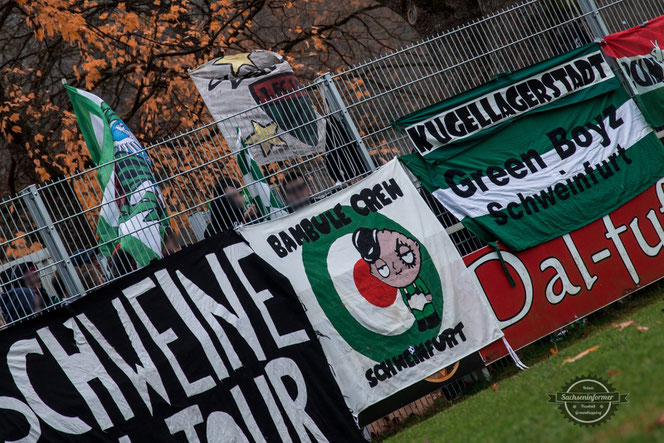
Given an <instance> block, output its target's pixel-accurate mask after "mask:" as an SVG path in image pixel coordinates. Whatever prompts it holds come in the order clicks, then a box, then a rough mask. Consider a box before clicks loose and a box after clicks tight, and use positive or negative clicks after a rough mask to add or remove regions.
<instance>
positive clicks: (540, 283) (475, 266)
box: [464, 179, 664, 363]
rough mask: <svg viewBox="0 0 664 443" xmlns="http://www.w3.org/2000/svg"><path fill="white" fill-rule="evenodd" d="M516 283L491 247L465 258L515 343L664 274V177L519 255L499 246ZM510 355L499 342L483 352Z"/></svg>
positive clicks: (522, 343) (523, 342)
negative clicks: (604, 213) (603, 213)
mask: <svg viewBox="0 0 664 443" xmlns="http://www.w3.org/2000/svg"><path fill="white" fill-rule="evenodd" d="M502 255H503V258H504V260H505V262H506V263H507V266H508V268H509V271H510V273H511V274H512V276H513V278H514V280H515V281H516V286H515V287H511V286H510V285H509V283H508V281H507V278H506V276H505V274H504V271H503V268H502V267H501V265H500V262H499V261H498V257H497V254H496V252H495V251H494V250H493V249H491V248H488V247H485V248H483V249H480V250H479V251H476V252H474V253H472V254H470V255H467V256H466V257H464V261H465V262H466V265H468V267H469V268H470V269H471V270H473V271H474V272H475V273H476V274H477V276H478V278H479V280H480V283H481V285H482V288H483V289H484V293H485V294H486V296H487V298H488V300H489V303H490V304H491V307H492V308H493V310H494V312H495V313H496V316H497V317H498V320H500V322H501V328H502V329H503V332H504V333H505V338H507V340H508V342H509V343H510V344H511V345H512V347H513V348H514V349H518V348H522V347H524V346H526V345H528V344H530V343H532V342H534V341H535V340H538V339H540V338H542V337H545V336H546V335H548V334H550V333H552V332H554V331H556V330H557V329H559V328H561V327H563V326H565V325H567V324H569V323H572V322H574V321H575V320H577V319H579V318H581V317H584V316H586V315H588V314H590V313H592V312H594V311H596V310H598V309H600V308H603V307H604V306H607V305H609V304H610V303H612V302H614V301H616V300H619V299H621V298H622V297H624V296H625V295H628V294H629V293H631V292H633V291H635V290H637V289H639V288H641V287H643V286H646V285H648V284H650V283H653V282H654V281H656V280H658V279H660V278H662V277H664V260H663V258H664V179H662V180H660V181H659V182H657V184H655V186H653V187H651V188H649V189H648V190H647V191H646V192H644V193H643V194H641V195H639V196H638V197H637V198H635V199H633V200H632V201H630V202H629V203H627V204H625V205H624V206H622V207H621V208H619V209H618V210H616V211H614V212H612V213H611V214H609V215H607V216H605V217H603V218H601V219H599V220H596V221H595V222H593V223H591V224H589V225H587V226H585V227H583V228H581V229H579V230H576V231H574V232H572V233H570V234H567V235H565V236H563V237H560V238H557V239H555V240H551V241H549V242H547V243H543V244H541V245H539V246H536V247H534V248H531V249H527V250H525V251H522V252H519V253H512V252H509V251H503V252H502ZM481 353H482V356H483V357H484V359H485V361H486V362H487V363H489V362H492V361H494V360H496V359H498V358H500V357H503V356H505V355H507V350H506V349H505V346H504V345H503V344H502V342H500V341H498V342H495V343H493V344H491V345H489V346H487V347H486V348H484V349H483V350H482V351H481Z"/></svg>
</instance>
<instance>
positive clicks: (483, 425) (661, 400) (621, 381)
mask: <svg viewBox="0 0 664 443" xmlns="http://www.w3.org/2000/svg"><path fill="white" fill-rule="evenodd" d="M628 320H633V321H634V322H635V323H637V324H638V325H642V326H646V327H648V330H647V331H639V330H638V329H637V328H636V326H635V325H632V326H629V327H627V328H625V329H624V330H623V331H620V330H618V329H617V328H615V327H613V326H612V323H620V322H624V321H628ZM593 346H599V349H597V350H596V351H594V352H591V353H590V354H588V355H586V356H585V357H583V358H581V359H579V360H576V361H575V362H573V363H567V364H565V365H563V361H564V360H565V359H566V358H570V357H574V356H576V355H577V354H579V353H581V352H583V351H585V350H587V349H589V348H591V347H593ZM552 347H557V348H558V353H557V354H556V355H553V354H552V353H551V352H550V348H552ZM519 355H520V356H521V359H522V360H523V361H524V363H526V364H527V365H529V366H530V369H529V370H527V371H524V372H521V371H518V370H516V369H514V368H513V367H511V368H509V369H508V370H504V371H499V373H498V374H496V378H495V379H494V380H492V381H491V382H487V383H483V384H478V385H475V386H474V387H473V390H472V392H469V393H467V395H465V396H464V397H463V398H462V399H461V400H460V401H456V402H454V404H450V403H447V402H443V403H441V404H440V405H438V410H439V412H437V413H436V414H435V415H431V416H429V417H425V418H417V417H413V418H411V419H410V420H409V421H407V423H406V424H405V425H406V426H410V427H409V428H407V429H404V430H402V431H401V432H399V433H397V434H395V435H393V436H391V437H390V438H388V440H387V441H389V442H431V443H433V442H439V441H450V442H456V441H459V442H468V441H470V442H472V441H573V440H574V441H579V440H580V441H592V442H604V441H617V440H621V441H634V442H637V441H638V442H642V441H664V425H659V426H658V425H655V422H656V421H657V419H658V417H660V416H662V415H663V414H664V290H662V289H661V288H659V287H652V288H650V289H647V290H643V291H641V292H639V293H637V294H634V295H631V296H629V297H627V298H626V299H625V302H620V303H616V304H614V305H612V306H610V307H609V308H607V309H605V310H603V311H601V312H600V313H598V314H595V315H593V316H591V318H590V321H589V322H588V325H587V326H586V327H585V328H578V327H577V328H573V329H572V330H571V332H570V334H569V336H568V337H567V338H566V339H565V340H564V341H562V342H559V343H557V344H556V345H554V344H551V343H548V342H545V343H539V344H536V345H532V346H530V347H529V348H526V350H524V351H523V352H519ZM582 375H597V376H600V377H603V378H605V379H607V380H608V381H609V383H611V384H612V385H613V387H614V388H615V389H616V390H618V391H620V392H621V393H625V392H628V393H629V396H628V400H629V403H627V404H622V405H620V406H619V408H618V409H617V411H616V413H615V415H614V416H613V417H612V418H611V419H610V420H609V421H608V422H606V423H603V424H601V425H599V426H595V427H581V426H578V425H575V424H572V423H570V422H569V421H568V420H567V419H566V418H564V417H563V415H562V414H561V413H560V411H559V410H558V408H557V407H556V405H554V404H551V403H547V402H546V401H547V395H546V393H547V392H556V391H558V390H560V388H561V387H562V386H563V385H564V384H566V383H567V382H569V381H570V380H571V379H572V378H574V377H577V376H582ZM495 382H497V391H494V389H492V388H491V385H492V384H493V383H495Z"/></svg>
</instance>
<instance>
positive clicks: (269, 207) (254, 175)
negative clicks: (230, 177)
mask: <svg viewBox="0 0 664 443" xmlns="http://www.w3.org/2000/svg"><path fill="white" fill-rule="evenodd" d="M234 152H235V160H236V161H237V164H238V166H239V167H240V172H241V173H242V181H243V183H244V184H245V185H247V187H245V188H244V189H243V190H242V193H243V195H244V199H245V202H246V203H247V206H248V205H251V204H255V205H256V209H257V210H258V212H259V213H260V215H261V217H265V220H273V219H276V218H279V217H281V216H284V215H286V214H288V212H286V210H285V209H283V205H282V204H281V202H280V201H279V199H278V198H277V196H276V195H274V193H273V192H272V191H271V190H270V185H268V183H267V181H265V176H263V172H262V171H261V168H260V167H259V166H258V164H257V163H256V160H254V156H253V155H251V152H250V151H249V150H248V149H246V147H245V144H244V140H243V139H242V133H241V131H240V128H237V143H236V145H235V151H234Z"/></svg>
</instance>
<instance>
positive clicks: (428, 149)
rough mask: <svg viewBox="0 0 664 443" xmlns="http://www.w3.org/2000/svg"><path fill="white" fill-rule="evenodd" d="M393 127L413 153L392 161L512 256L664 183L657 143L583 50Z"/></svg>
mask: <svg viewBox="0 0 664 443" xmlns="http://www.w3.org/2000/svg"><path fill="white" fill-rule="evenodd" d="M495 104H498V105H495ZM494 106H497V107H494ZM396 124H397V125H398V126H401V127H403V128H404V129H405V130H406V131H407V132H408V134H409V135H410V137H411V140H412V141H413V143H414V144H415V146H416V148H417V150H418V151H419V153H418V154H411V155H408V156H405V157H402V160H403V161H404V162H405V164H406V165H407V166H408V167H409V169H410V170H411V171H412V172H413V173H414V174H415V175H416V176H417V177H418V178H419V179H420V181H421V182H422V183H423V185H424V186H425V187H426V188H427V189H429V190H430V191H431V192H432V193H433V194H434V195H435V196H436V197H437V198H438V200H440V202H441V203H442V204H443V205H445V207H446V208H448V209H449V210H450V212H452V214H454V215H455V216H456V217H457V218H458V219H459V220H461V221H462V222H463V224H464V225H465V226H466V227H468V228H469V229H470V230H471V231H473V232H474V233H475V234H476V235H478V236H479V237H480V238H482V239H483V240H485V241H487V242H492V241H495V240H499V241H501V242H502V243H503V244H505V245H506V246H507V247H508V248H510V249H513V250H522V249H526V248H529V247H531V246H535V245H537V244H540V243H543V242H545V241H547V240H550V239H552V238H556V237H559V236H561V235H563V234H565V233H568V232H571V231H573V230H575V229H578V228H580V227H582V226H585V225H586V224H588V223H590V222H592V221H593V220H596V219H597V218H599V217H602V216H604V215H606V214H607V213H609V212H611V211H613V210H614V209H616V208H618V207H620V206H621V205H623V204H624V203H626V202H627V201H629V200H631V199H632V198H634V197H635V196H637V195H638V194H639V193H641V192H642V191H644V190H645V189H646V188H648V187H649V186H650V185H652V184H653V183H655V182H656V181H657V180H658V179H660V178H661V177H664V149H663V148H662V145H661V143H660V142H659V141H658V140H657V138H656V136H655V134H654V133H653V131H652V129H651V128H650V126H649V125H648V124H647V123H646V121H645V119H644V118H643V115H642V114H641V112H640V111H639V108H638V107H637V105H636V103H635V102H634V101H633V100H631V99H630V98H629V96H628V95H627V93H626V92H625V91H624V90H623V89H622V87H621V86H620V84H619V82H618V80H617V78H616V77H615V76H614V74H613V73H612V71H611V69H610V68H609V66H608V64H607V63H606V62H605V61H604V58H603V56H602V54H601V51H600V50H599V47H598V46H597V45H595V44H593V45H588V46H585V47H583V48H580V49H578V50H576V51H573V52H570V53H568V54H565V55H563V56H560V57H557V58H554V59H551V60H549V61H547V62H544V63H542V64H540V65H536V66H533V67H530V68H527V69H524V70H521V71H518V72H516V73H513V74H509V75H506V76H504V77H501V78H499V79H497V80H496V81H494V82H492V83H489V84H487V85H485V86H483V87H482V88H479V89H476V90H473V91H470V92H468V93H466V94H464V95H461V96H459V97H456V98H454V99H451V100H449V101H447V102H443V103H440V104H438V105H435V106H434V107H432V108H429V109H426V110H423V111H421V112H418V113H415V114H412V115H409V116H407V117H405V118H404V119H402V120H400V121H399V122H397V123H396Z"/></svg>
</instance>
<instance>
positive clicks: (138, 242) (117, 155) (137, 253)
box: [65, 85, 168, 266]
mask: <svg viewBox="0 0 664 443" xmlns="http://www.w3.org/2000/svg"><path fill="white" fill-rule="evenodd" d="M65 88H66V89H67V93H68V95H69V99H70V100H71V102H72V105H73V107H74V112H75V114H76V119H77V120H78V125H79V128H80V129H81V133H82V134H83V139H84V140H85V143H86V145H87V146H88V151H90V156H91V157H92V161H93V162H94V163H95V164H96V165H97V166H100V168H99V169H98V170H97V180H98V181H99V185H100V187H101V190H102V203H101V209H100V214H99V221H98V224H97V236H98V239H99V243H100V250H101V251H102V253H103V254H105V255H107V256H110V255H111V253H112V252H113V250H114V249H115V248H116V247H117V245H118V244H119V245H120V247H121V248H122V249H124V250H125V251H126V252H128V253H129V254H131V255H132V257H134V259H135V260H136V262H137V263H138V264H139V265H140V266H145V265H147V264H148V263H149V262H150V261H152V260H153V259H154V258H160V257H161V256H162V252H161V246H162V242H161V239H162V235H163V232H164V229H165V228H166V227H167V226H168V220H167V219H166V215H167V214H166V210H165V208H164V200H163V197H162V195H161V191H160V190H159V187H158V186H157V185H156V184H155V182H156V180H155V178H154V175H153V174H152V170H151V164H150V160H149V158H148V155H147V153H146V152H145V150H144V149H143V147H142V146H141V144H140V142H139V141H138V140H137V139H136V137H135V136H134V134H133V133H132V132H131V131H130V130H129V128H128V127H127V126H126V125H125V124H124V123H123V122H122V120H120V118H119V117H118V116H117V114H116V113H115V112H113V110H112V109H111V107H110V106H108V104H106V102H104V101H103V100H102V99H100V98H99V97H97V96H96V95H94V94H91V93H89V92H87V91H83V90H81V89H77V88H74V87H72V86H68V85H65Z"/></svg>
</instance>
